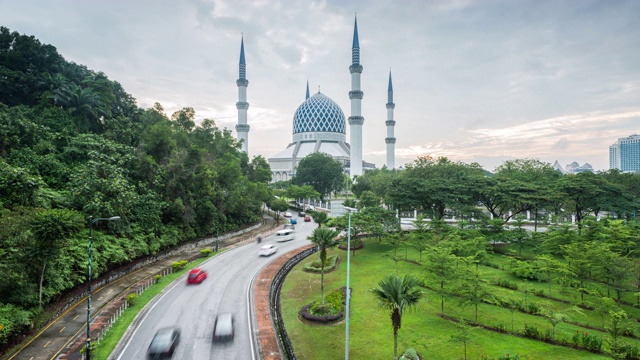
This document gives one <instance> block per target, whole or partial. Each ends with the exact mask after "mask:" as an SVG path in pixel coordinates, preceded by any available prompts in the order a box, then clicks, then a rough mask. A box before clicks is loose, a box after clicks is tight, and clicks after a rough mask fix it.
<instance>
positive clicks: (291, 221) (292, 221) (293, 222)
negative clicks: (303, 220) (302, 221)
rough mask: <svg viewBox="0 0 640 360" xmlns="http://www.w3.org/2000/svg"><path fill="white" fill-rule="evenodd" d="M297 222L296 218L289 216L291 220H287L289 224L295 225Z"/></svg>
mask: <svg viewBox="0 0 640 360" xmlns="http://www.w3.org/2000/svg"><path fill="white" fill-rule="evenodd" d="M297 223H298V220H296V219H294V218H291V220H289V224H292V225H295V224H297Z"/></svg>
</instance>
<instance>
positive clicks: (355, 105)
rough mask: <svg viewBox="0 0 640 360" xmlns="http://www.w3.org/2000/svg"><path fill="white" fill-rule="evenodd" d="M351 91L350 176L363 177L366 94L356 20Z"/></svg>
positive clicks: (352, 52)
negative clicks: (363, 114) (363, 100)
mask: <svg viewBox="0 0 640 360" xmlns="http://www.w3.org/2000/svg"><path fill="white" fill-rule="evenodd" d="M349 72H351V91H349V99H350V100H351V116H349V130H350V133H351V134H350V140H351V141H350V145H351V161H350V174H349V175H350V176H351V178H353V177H354V176H360V175H362V124H363V123H364V117H362V106H361V104H362V97H363V95H364V93H363V92H362V90H360V74H362V65H360V42H359V41H358V19H357V18H356V19H355V23H354V26H353V45H352V47H351V66H349Z"/></svg>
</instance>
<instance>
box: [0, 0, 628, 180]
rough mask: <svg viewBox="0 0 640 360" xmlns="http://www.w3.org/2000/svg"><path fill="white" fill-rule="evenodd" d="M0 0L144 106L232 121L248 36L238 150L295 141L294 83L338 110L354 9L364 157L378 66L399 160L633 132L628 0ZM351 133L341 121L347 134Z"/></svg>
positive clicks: (591, 153) (8, 11)
mask: <svg viewBox="0 0 640 360" xmlns="http://www.w3.org/2000/svg"><path fill="white" fill-rule="evenodd" d="M402 4H403V6H398V5H397V2H393V1H388V0H379V1H353V2H344V3H343V2H339V1H299V2H280V1H206V0H200V1H186V2H179V3H171V2H166V3H164V2H154V1H150V0H144V1H137V2H132V3H129V2H126V1H110V2H106V1H93V2H87V3H80V2H74V1H71V0H65V1H62V0H56V1H43V0H40V1H35V0H33V1H32V0H25V1H21V2H13V1H9V0H0V9H1V11H0V25H2V26H6V27H8V28H9V29H10V30H11V31H17V32H19V33H21V34H26V35H33V36H34V37H35V38H37V39H39V40H40V41H41V42H43V43H45V44H51V45H53V46H55V47H56V48H57V49H58V52H59V53H60V54H61V55H62V56H64V57H65V59H67V60H68V61H74V62H76V63H78V64H83V65H86V66H87V67H88V68H90V69H92V70H94V71H97V72H98V71H102V72H104V73H105V74H106V75H107V76H108V77H109V78H110V79H112V80H114V81H118V82H119V83H121V84H122V85H123V87H124V89H125V90H126V91H127V92H129V93H130V94H132V95H133V96H134V97H135V98H136V99H137V100H138V105H139V106H141V107H143V108H149V107H151V106H153V104H154V103H155V102H159V103H160V104H162V105H163V107H164V108H165V110H166V112H167V115H168V116H170V115H171V113H173V112H174V111H176V110H179V109H181V108H183V107H193V108H194V110H195V111H196V117H197V118H198V119H199V120H201V119H203V118H210V119H213V120H215V121H216V124H217V125H218V126H219V127H221V128H227V129H229V130H231V131H232V132H233V134H234V136H235V135H236V133H235V125H236V123H237V109H236V107H235V104H236V101H237V87H236V83H235V81H236V79H237V77H238V73H237V72H238V71H237V69H238V54H239V49H240V40H241V36H242V34H244V42H245V52H246V64H247V79H248V80H249V86H248V89H247V102H248V103H249V104H250V107H249V109H248V116H247V117H248V124H249V125H250V126H251V131H250V133H249V155H250V157H253V156H256V155H262V156H264V157H265V158H268V157H270V156H272V155H274V154H276V153H277V152H278V151H280V150H281V149H283V148H285V147H286V145H287V144H288V142H289V141H290V138H291V133H292V121H293V114H294V112H295V110H296V108H297V107H298V106H299V105H300V104H301V103H302V102H303V101H304V100H305V90H306V82H307V80H308V81H309V84H310V88H311V92H312V94H313V93H315V92H317V91H318V88H319V89H320V90H321V91H322V93H324V94H325V95H327V96H328V97H330V98H331V99H332V100H334V101H335V102H336V103H338V104H339V105H340V107H341V108H342V110H343V111H344V112H345V114H347V116H348V114H349V96H348V92H349V90H350V74H349V69H348V67H349V65H350V63H351V40H352V31H353V18H354V15H355V14H356V12H357V16H358V28H359V29H358V30H359V35H360V48H361V55H360V63H361V64H362V66H363V68H364V69H363V73H362V90H363V92H364V98H363V100H362V115H363V117H364V119H365V121H364V125H363V159H364V160H365V161H370V162H374V163H375V164H376V165H377V166H378V167H382V165H384V163H385V155H386V144H385V141H384V138H385V136H386V126H385V120H386V116H387V113H386V108H385V104H386V102H387V84H388V74H389V70H391V71H392V73H393V86H394V102H395V103H396V108H395V121H396V126H395V137H396V138H397V143H396V151H395V152H396V166H403V165H404V164H406V163H409V162H412V161H413V160H415V159H416V157H418V156H425V155H431V156H433V157H438V156H447V157H448V158H450V159H451V160H454V161H463V162H467V163H469V162H473V161H475V162H478V163H480V164H481V165H483V167H484V168H485V169H486V170H489V171H493V170H494V169H495V167H496V166H498V165H500V164H501V163H502V162H504V161H505V160H508V159H514V158H536V159H540V160H542V161H545V162H549V163H550V164H553V163H554V162H555V161H556V160H558V161H559V162H560V163H561V164H563V165H564V164H569V163H571V162H573V161H577V162H578V163H581V164H582V163H585V162H588V163H590V164H591V165H592V166H593V167H594V169H595V170H606V169H608V168H609V166H608V165H609V152H608V149H609V146H610V145H611V144H613V143H614V142H616V140H617V139H618V138H622V137H626V136H629V135H631V134H636V133H639V132H640V131H638V125H637V124H638V120H640V103H638V100H637V99H640V67H639V66H638V65H637V59H638V58H640V56H639V55H640V50H639V49H640V26H638V24H637V21H636V19H635V15H636V14H638V13H640V2H636V1H616V2H606V1H581V2H574V1H519V2H512V1H493V0H488V1H482V2H480V1H465V0H458V1H433V2H428V3H427V2H424V1H406V2H403V3H402ZM348 131H349V130H347V135H348V134H349V133H348Z"/></svg>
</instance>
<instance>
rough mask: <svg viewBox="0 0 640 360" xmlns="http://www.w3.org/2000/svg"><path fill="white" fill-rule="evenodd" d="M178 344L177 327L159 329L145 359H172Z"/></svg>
mask: <svg viewBox="0 0 640 360" xmlns="http://www.w3.org/2000/svg"><path fill="white" fill-rule="evenodd" d="M178 343H180V329H178V328H177V327H168V328H163V329H160V330H158V332H156V335H155V336H154V337H153V340H151V344H149V349H147V357H148V358H149V359H162V358H165V357H172V356H173V352H174V351H175V350H176V347H178Z"/></svg>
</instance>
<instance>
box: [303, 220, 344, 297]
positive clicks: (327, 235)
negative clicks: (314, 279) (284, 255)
mask: <svg viewBox="0 0 640 360" xmlns="http://www.w3.org/2000/svg"><path fill="white" fill-rule="evenodd" d="M336 236H338V232H337V231H336V230H332V229H329V228H328V227H317V228H315V229H314V230H313V233H312V234H311V236H309V237H308V239H309V240H311V242H312V243H314V244H315V245H316V246H318V248H319V249H320V251H319V253H320V292H321V293H322V305H324V266H325V264H326V262H327V249H330V248H333V247H334V246H335V245H336V240H335V239H336Z"/></svg>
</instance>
